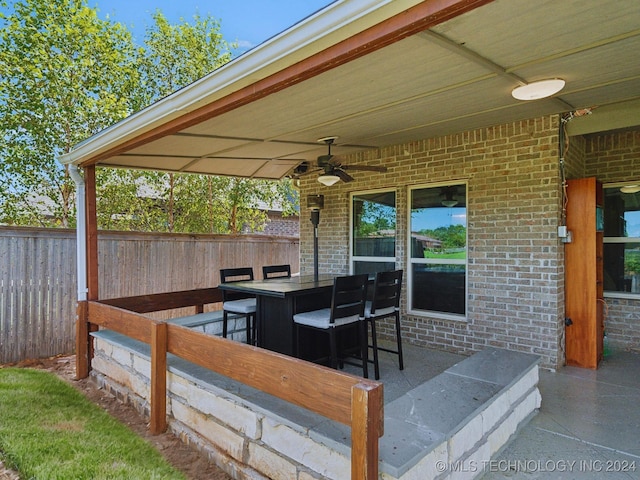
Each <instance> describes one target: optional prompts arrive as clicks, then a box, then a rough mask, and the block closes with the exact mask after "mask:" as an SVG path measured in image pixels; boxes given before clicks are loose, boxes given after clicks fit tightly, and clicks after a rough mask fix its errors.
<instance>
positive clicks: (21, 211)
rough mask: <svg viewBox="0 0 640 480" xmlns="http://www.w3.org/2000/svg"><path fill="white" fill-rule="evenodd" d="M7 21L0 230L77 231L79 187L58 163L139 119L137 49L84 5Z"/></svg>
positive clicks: (45, 8) (30, 1)
mask: <svg viewBox="0 0 640 480" xmlns="http://www.w3.org/2000/svg"><path fill="white" fill-rule="evenodd" d="M9 7H11V8H10V9H9V10H8V11H7V12H6V13H0V22H1V23H0V26H1V30H0V118H2V122H1V124H0V222H4V223H9V224H22V225H42V226H65V227H66V226H70V225H71V224H72V223H73V220H74V219H75V209H74V185H73V182H72V181H71V179H70V177H69V172H68V167H62V166H61V165H60V164H59V163H58V162H57V161H56V157H57V156H58V155H60V154H63V153H66V152H68V151H70V149H71V147H72V146H73V145H75V144H77V143H79V142H81V141H82V140H84V139H86V138H87V137H89V136H90V135H92V134H95V133H96V132H98V131H100V130H102V129H103V128H105V127H107V126H109V125H111V124H113V123H115V122H116V121H117V120H119V119H122V118H123V117H125V116H126V115H128V114H129V113H130V112H131V108H130V104H129V98H130V97H131V95H132V93H133V86H134V85H135V84H137V70H136V69H135V59H134V47H133V44H132V41H131V35H130V33H129V32H128V31H127V30H126V29H125V28H124V27H123V26H122V25H120V24H118V23H115V24H114V23H112V22H109V21H103V20H100V19H98V17H97V15H96V12H95V10H94V9H91V8H89V7H88V6H87V4H86V1H85V0H49V1H46V2H44V1H42V0H21V1H15V2H12V3H10V4H9Z"/></svg>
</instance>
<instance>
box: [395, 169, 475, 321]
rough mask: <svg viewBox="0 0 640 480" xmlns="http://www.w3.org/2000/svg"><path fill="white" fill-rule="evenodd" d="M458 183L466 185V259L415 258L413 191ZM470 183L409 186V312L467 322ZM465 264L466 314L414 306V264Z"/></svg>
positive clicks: (407, 242)
mask: <svg viewBox="0 0 640 480" xmlns="http://www.w3.org/2000/svg"><path fill="white" fill-rule="evenodd" d="M456 185H464V187H465V219H466V220H465V231H466V235H465V248H466V254H465V258H464V260H453V259H451V260H449V261H448V262H446V263H445V262H442V261H438V260H434V259H428V258H413V255H412V250H411V246H412V245H411V241H412V240H411V230H412V228H411V227H412V218H411V211H412V201H413V192H414V191H415V190H425V189H435V188H442V187H450V186H456ZM468 192H469V184H468V181H467V180H456V181H449V182H438V183H426V184H425V183H422V184H417V185H409V186H408V187H407V223H406V226H407V231H406V246H405V251H406V264H407V268H406V269H407V274H406V279H407V313H408V314H410V315H414V316H416V317H429V318H438V319H442V320H453V321H458V322H467V314H468V311H469V207H468V202H469V195H468ZM416 264H417V265H464V269H465V275H464V298H465V306H464V314H459V313H447V312H441V311H437V310H418V309H416V308H414V307H413V288H414V285H413V265H416Z"/></svg>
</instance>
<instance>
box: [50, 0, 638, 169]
mask: <svg viewBox="0 0 640 480" xmlns="http://www.w3.org/2000/svg"><path fill="white" fill-rule="evenodd" d="M353 3H354V2H353V1H347V2H335V3H334V4H332V5H330V6H329V7H328V8H327V9H326V10H325V11H321V12H319V13H318V14H317V15H316V17H314V18H311V19H308V20H307V23H305V24H301V25H299V26H294V27H292V29H291V30H290V31H288V32H285V33H286V34H287V35H295V34H296V32H297V31H298V30H299V31H303V30H304V29H305V28H312V27H313V28H320V26H321V25H322V21H323V20H325V21H326V20H327V19H335V18H337V16H338V14H337V13H336V12H338V10H339V9H340V8H344V7H345V4H353ZM370 3H373V2H370ZM378 3H385V2H378ZM416 3H419V2H417V1H404V0H401V1H398V0H395V8H396V9H397V7H398V5H399V4H403V5H404V8H405V9H406V8H409V7H410V6H411V5H413V4H416ZM427 3H428V2H427ZM376 8H377V7H376ZM389 8H391V7H389ZM380 15H382V18H384V15H389V12H388V11H383V10H382V9H381V10H380V11H379V13H378V17H377V18H378V20H377V21H379V20H380ZM362 18H363V20H358V21H356V20H354V21H353V23H352V24H350V25H346V26H339V27H334V28H333V30H332V33H331V34H329V33H327V34H326V35H324V36H321V37H320V38H317V40H315V39H314V42H318V44H317V45H313V42H311V43H310V44H309V46H305V47H304V48H302V47H301V48H300V49H299V50H297V51H296V52H292V55H293V56H294V57H296V58H293V59H292V61H298V60H299V59H301V57H302V58H306V57H305V55H307V52H312V53H313V52H319V51H321V50H322V49H324V48H326V47H327V44H329V46H331V45H335V44H336V42H337V40H339V38H340V35H341V36H342V38H347V37H348V36H349V35H351V34H352V33H350V31H349V28H350V29H351V31H353V29H356V31H362V30H364V29H365V28H366V27H367V22H369V23H371V22H373V21H376V20H375V18H376V17H375V16H374V17H372V16H371V15H370V16H368V17H367V16H365V15H364V14H363V15H362ZM365 18H366V19H367V21H365V20H364V19H365ZM359 22H360V23H359ZM345 29H346V30H345ZM338 34H339V35H338ZM285 37H286V36H285ZM316 37H317V35H316ZM295 41H296V39H295V38H294V37H286V42H288V43H289V44H293V43H294V42H295ZM277 42H285V39H282V38H275V39H274V40H273V45H274V47H273V48H275V47H276V46H277V45H278V43H277ZM283 44H284V43H283ZM268 48H270V45H266V46H265V47H264V50H261V49H260V47H259V48H258V49H256V51H255V52H254V51H252V52H249V53H247V54H245V56H248V57H247V58H246V59H243V57H244V56H243V57H240V58H239V59H238V63H239V64H240V63H241V62H244V61H249V60H250V57H249V56H251V55H254V56H255V57H256V58H258V56H260V55H263V54H264V51H266V50H267V49H268ZM637 52H640V3H638V2H635V1H620V0H562V1H557V0H548V1H542V0H540V1H534V2H532V1H531V0H495V1H493V2H490V3H487V4H486V5H483V6H480V7H478V8H476V9H474V10H472V11H469V12H467V13H464V14H462V15H459V16H457V17H455V18H452V19H450V20H448V21H445V22H444V23H441V24H439V25H437V26H435V27H433V28H431V29H429V30H425V31H422V32H419V33H417V34H413V35H411V36H409V37H406V38H403V39H401V40H399V41H396V42H395V43H391V44H389V45H387V46H385V47H384V48H380V49H377V50H375V51H373V52H371V53H368V54H366V55H362V56H359V57H358V58H355V59H354V60H351V61H349V62H347V63H343V64H342V65H339V66H337V67H335V68H331V69H328V70H325V71H323V72H322V73H319V74H317V75H315V76H312V77H311V78H308V79H306V80H303V81H299V82H292V83H291V85H290V86H288V87H287V88H285V89H281V90H279V91H275V92H274V93H271V94H269V95H266V96H262V97H261V98H258V99H256V100H254V101H251V102H250V103H246V104H240V105H239V106H237V107H229V108H225V109H221V110H220V111H219V112H217V113H215V114H214V115H212V116H211V115H210V116H208V117H207V116H199V117H197V118H194V117H192V119H191V120H189V121H188V122H183V121H182V120H181V115H187V112H184V110H181V108H182V106H181V104H180V101H181V100H180V99H181V98H182V97H181V96H185V95H188V94H189V91H188V90H189V87H188V88H187V89H184V90H185V91H180V92H178V93H177V94H175V95H173V96H171V97H168V99H166V100H167V101H173V102H174V103H175V104H176V106H175V107H174V108H173V110H171V112H172V113H171V114H170V115H169V114H167V115H166V116H165V117H161V116H158V117H157V118H155V119H154V122H155V123H150V122H147V123H144V122H143V119H144V118H143V117H145V115H146V116H149V118H151V116H153V110H154V108H155V109H157V108H159V106H156V105H154V106H151V107H150V108H149V109H147V110H146V111H142V112H139V114H136V115H134V116H133V117H130V119H128V120H127V121H124V122H121V123H120V124H117V125H116V126H114V127H112V129H108V130H106V131H105V132H102V133H100V134H98V135H96V136H95V137H92V138H91V139H89V140H88V141H87V142H84V143H83V144H81V145H79V146H78V147H77V148H76V149H75V151H72V153H71V154H69V155H67V156H64V157H63V158H61V161H62V162H63V163H75V164H87V163H98V164H100V165H110V166H114V167H127V168H143V169H157V170H167V171H176V172H193V173H207V174H217V175H234V176H242V177H254V178H267V179H278V178H282V177H284V176H286V175H287V174H289V173H291V171H292V169H293V168H294V167H295V166H297V165H298V164H300V163H301V162H303V161H311V162H314V161H315V159H316V157H317V156H319V155H322V154H325V153H326V147H325V146H324V144H322V143H318V141H317V140H318V138H320V137H326V136H330V135H335V136H338V137H339V138H338V140H337V141H336V146H335V147H334V148H333V149H332V153H334V154H347V153H353V152H356V151H361V150H366V149H371V148H377V147H382V146H386V145H393V144H398V143H404V142H409V141H413V140H417V139H424V138H429V137H433V136H438V135H443V134H448V133H455V132H460V131H465V130H470V129H474V128H478V127H484V126H489V125H494V124H502V123H506V122H511V121H515V120H519V119H527V118H532V117H538V116H541V115H548V114H554V113H561V112H570V111H576V110H580V109H585V108H592V110H591V111H592V112H593V113H592V115H590V116H589V117H591V118H589V119H588V120H585V122H584V123H583V124H582V125H583V127H580V126H579V125H578V123H576V128H577V130H576V131H577V132H578V133H586V132H588V131H596V130H605V129H611V128H619V127H624V126H630V125H633V124H640V114H639V112H640V61H638V53H637ZM274 65H276V63H274ZM230 67H231V69H230V70H228V71H229V72H232V69H233V68H235V67H234V66H233V65H230ZM272 68H275V67H272ZM225 72H227V70H224V69H223V70H222V71H220V72H214V73H213V74H212V75H210V76H209V77H211V78H208V77H206V78H208V80H207V81H209V82H216V81H217V80H216V76H219V77H220V80H219V81H218V84H219V85H222V83H223V81H226V80H225V79H224V78H223V77H224V75H225ZM271 73H273V72H270V71H267V70H265V71H264V72H263V71H259V70H258V71H256V72H253V73H251V74H248V75H246V76H245V77H244V78H243V79H242V82H244V83H242V82H241V81H240V80H237V81H236V80H233V79H232V80H231V81H229V82H227V83H226V84H225V85H224V88H222V87H221V88H220V92H221V93H220V95H218V97H217V98H216V97H215V96H214V97H211V99H209V98H204V99H203V100H199V102H200V103H199V104H198V106H199V108H200V107H202V105H203V104H206V103H207V102H208V101H210V100H219V99H220V98H224V96H227V95H228V92H231V93H232V94H233V92H234V88H235V89H236V90H237V89H239V88H244V87H246V86H247V85H250V82H251V81H257V80H262V79H264V78H267V76H268V74H271ZM554 77H559V78H562V79H564V80H565V81H566V86H565V88H564V89H563V90H562V91H561V92H560V93H558V94H557V95H556V96H555V97H553V98H549V99H545V100H537V101H530V102H523V101H519V100H515V99H514V98H513V97H512V96H511V90H512V89H513V88H514V87H516V86H517V85H519V84H520V83H528V82H531V81H534V80H539V79H546V78H554ZM214 84H215V83H211V85H214ZM203 85H204V84H203ZM197 87H198V86H197V85H194V86H193V88H197ZM223 94H224V96H223ZM165 103H166V102H165ZM160 106H162V105H160ZM138 117H139V118H140V121H139V122H138V123H137V124H136V122H135V121H136V118H138ZM185 118H186V117H185ZM161 124H164V125H165V126H164V127H163V128H161V129H159V130H158V129H157V128H158V126H159V125H161ZM580 128H582V129H583V131H580ZM153 129H156V130H153ZM112 130H113V131H112ZM119 132H126V133H119ZM96 145H98V146H96Z"/></svg>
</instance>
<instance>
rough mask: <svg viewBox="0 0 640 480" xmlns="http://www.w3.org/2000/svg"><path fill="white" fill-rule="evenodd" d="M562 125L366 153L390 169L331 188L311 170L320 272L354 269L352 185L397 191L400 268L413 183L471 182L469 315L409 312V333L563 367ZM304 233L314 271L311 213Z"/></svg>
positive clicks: (501, 129)
mask: <svg viewBox="0 0 640 480" xmlns="http://www.w3.org/2000/svg"><path fill="white" fill-rule="evenodd" d="M558 123H559V119H558V117H556V116H552V117H544V118H537V119H532V120H527V121H522V122H515V123H511V124H505V125H499V126H495V127H490V128H485V129H478V130H474V131H469V132H463V133H460V134H456V135H449V136H443V137H438V138H432V139H427V140H421V141H417V142H412V143H408V144H404V145H396V146H393V147H388V148H384V149H380V150H374V151H369V152H364V153H361V154H358V155H354V156H353V157H350V158H349V159H348V160H349V162H351V163H358V162H362V163H367V164H373V165H376V164H377V165H385V166H386V167H387V168H388V171H387V172H386V173H375V172H355V173H354V175H353V176H354V178H355V180H354V181H353V182H350V183H342V182H340V183H339V184H337V185H334V186H332V187H324V186H322V185H321V184H319V183H318V182H316V181H315V178H313V177H311V176H309V177H305V178H304V179H303V182H302V184H301V190H300V191H301V198H302V203H304V199H305V198H306V195H307V194H323V195H324V197H325V199H324V200H325V202H324V203H325V208H324V209H323V210H322V211H321V214H320V225H319V228H318V237H319V240H318V243H319V251H320V252H321V255H320V257H319V264H320V271H321V273H324V272H332V273H347V272H348V260H349V251H348V249H349V194H350V193H351V192H356V191H366V190H372V189H376V188H395V190H396V195H397V212H398V219H397V232H398V244H397V247H396V250H397V251H396V255H397V266H398V268H404V269H405V270H406V269H407V263H406V254H405V250H406V230H407V218H406V217H407V187H408V186H410V185H418V184H424V185H427V186H428V185H430V184H435V183H440V182H449V181H457V180H463V181H467V182H468V203H467V216H468V217H467V222H468V272H467V282H468V286H467V293H468V295H467V297H468V302H467V318H466V320H465V321H460V320H445V319H439V318H435V317H427V316H407V315H406V314H405V315H403V339H404V340H405V341H407V342H410V343H414V344H417V345H426V346H429V347H434V348H439V349H443V350H448V351H453V352H457V353H471V352H472V351H476V350H481V349H483V348H484V347H486V346H488V345H491V346H495V347H499V348H507V349H511V350H517V351H523V352H530V353H536V354H539V355H541V356H542V357H543V365H546V366H549V367H557V366H559V365H561V364H562V363H563V361H564V358H563V356H562V345H561V342H562V332H563V331H564V326H563V319H564V303H563V301H562V298H563V285H564V274H563V264H564V255H563V248H562V243H561V242H560V241H559V239H558V238H557V225H558V224H559V215H560V198H561V197H560V175H559V160H558V138H559V137H558ZM300 236H301V243H300V251H301V256H300V263H301V265H300V267H301V271H302V272H303V273H312V271H313V226H312V224H311V223H310V222H309V221H308V218H305V214H304V213H303V214H302V215H301V222H300ZM405 287H406V285H405ZM405 291H406V288H405ZM429 294H431V292H429ZM434 294H437V292H435V293H434ZM404 300H405V301H403V313H404V312H406V310H405V307H406V299H404Z"/></svg>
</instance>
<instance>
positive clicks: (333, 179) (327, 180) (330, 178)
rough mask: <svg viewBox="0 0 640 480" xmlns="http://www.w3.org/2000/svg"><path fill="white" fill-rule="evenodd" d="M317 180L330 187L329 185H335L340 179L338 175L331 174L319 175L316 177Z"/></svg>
mask: <svg viewBox="0 0 640 480" xmlns="http://www.w3.org/2000/svg"><path fill="white" fill-rule="evenodd" d="M318 181H319V182H320V183H321V184H323V185H325V186H327V187H330V186H331V185H335V184H336V183H338V182H339V181H340V177H339V176H337V175H331V174H328V175H320V176H319V177H318Z"/></svg>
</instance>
